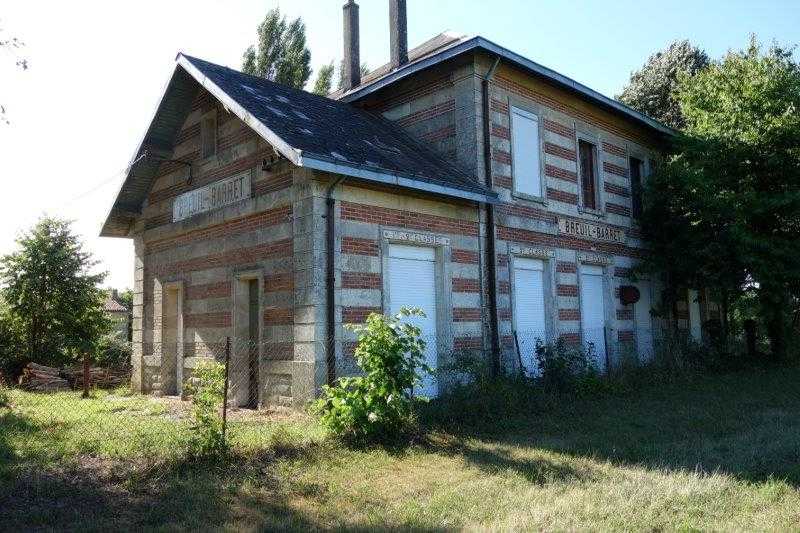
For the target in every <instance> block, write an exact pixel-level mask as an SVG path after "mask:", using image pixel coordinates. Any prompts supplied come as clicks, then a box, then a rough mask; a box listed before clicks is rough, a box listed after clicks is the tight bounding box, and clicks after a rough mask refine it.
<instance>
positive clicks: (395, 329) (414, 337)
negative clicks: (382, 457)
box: [312, 308, 430, 444]
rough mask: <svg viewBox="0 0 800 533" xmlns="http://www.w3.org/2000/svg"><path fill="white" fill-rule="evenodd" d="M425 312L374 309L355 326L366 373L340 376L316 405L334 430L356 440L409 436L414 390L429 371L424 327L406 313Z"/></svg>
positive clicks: (360, 360) (357, 353)
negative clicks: (383, 312)
mask: <svg viewBox="0 0 800 533" xmlns="http://www.w3.org/2000/svg"><path fill="white" fill-rule="evenodd" d="M409 316H425V315H424V313H423V312H422V311H421V310H419V309H406V308H403V309H401V310H400V313H398V314H397V315H395V316H384V315H380V314H377V313H372V314H371V315H369V317H367V321H366V323H365V324H364V325H355V326H351V327H350V329H351V330H352V331H355V332H356V333H357V334H358V345H357V347H356V351H355V357H356V361H357V363H358V366H359V367H360V368H361V370H362V371H363V375H361V376H357V377H345V378H340V379H339V381H338V383H337V384H336V385H334V386H332V387H328V386H325V387H323V390H322V396H321V397H320V398H319V399H318V400H317V401H316V402H314V404H313V405H312V411H313V412H314V413H316V414H318V415H319V416H320V421H321V423H322V425H323V426H324V427H325V428H326V429H327V430H328V431H329V432H331V433H332V434H333V435H336V436H337V437H339V438H342V439H344V440H346V441H349V442H351V443H355V444H366V443H374V442H390V441H393V440H395V439H397V438H399V437H401V436H404V435H407V434H408V433H409V432H410V431H411V430H412V429H413V427H414V425H415V416H414V405H415V403H416V402H417V401H419V400H420V398H419V397H416V396H414V395H413V394H412V390H413V388H414V386H415V385H417V384H419V383H420V377H419V372H420V371H423V372H430V369H429V368H428V367H427V365H425V363H424V360H423V353H424V351H425V342H424V341H423V340H422V339H420V330H419V328H417V327H414V326H412V325H411V324H407V323H404V322H403V321H402V319H403V318H405V317H409Z"/></svg>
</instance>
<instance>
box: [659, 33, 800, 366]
mask: <svg viewBox="0 0 800 533" xmlns="http://www.w3.org/2000/svg"><path fill="white" fill-rule="evenodd" d="M675 96H676V98H677V100H678V102H679V103H680V107H681V112H682V114H683V116H684V117H685V120H686V124H685V129H684V134H683V135H681V136H680V137H679V138H678V140H677V142H676V144H675V153H674V154H673V155H672V156H671V157H670V158H669V160H668V161H667V163H666V164H665V165H663V167H662V169H661V170H660V171H659V172H657V173H656V174H655V175H654V176H651V177H650V178H649V180H648V183H647V185H646V187H645V209H644V214H643V234H644V237H645V238H646V240H647V241H648V242H649V243H650V246H651V249H652V250H651V251H652V252H653V253H652V254H650V257H649V259H648V262H647V265H646V267H649V269H650V270H657V271H660V272H662V273H663V274H664V275H665V277H666V278H667V282H668V284H669V286H670V287H672V288H675V287H678V286H681V285H683V286H696V287H712V288H715V289H716V290H717V292H718V293H720V294H721V295H722V296H723V299H725V298H727V297H731V298H734V299H736V298H738V297H740V296H741V295H742V294H743V290H744V289H745V287H746V286H747V287H749V288H750V290H756V291H757V292H758V294H759V300H760V301H761V302H762V307H761V312H762V317H763V319H764V323H765V324H766V327H767V329H768V333H769V336H770V338H771V345H772V351H773V353H774V354H775V355H776V356H779V357H780V356H782V355H783V354H784V352H785V345H784V339H785V333H786V329H787V317H789V316H790V315H791V309H790V307H791V304H792V302H793V301H797V300H796V298H797V297H798V296H800V291H798V280H800V260H799V259H798V258H800V68H798V65H797V63H795V62H794V61H793V60H792V54H791V51H787V50H786V49H784V48H780V47H777V46H772V47H771V48H769V49H767V50H763V48H762V47H761V46H760V45H759V44H758V43H757V42H756V40H755V38H753V39H752V40H751V43H750V45H749V46H748V47H747V48H746V49H744V50H741V51H735V52H730V53H728V54H727V55H726V56H725V57H723V58H722V59H721V60H720V61H717V62H714V63H712V64H710V65H709V66H708V67H707V68H706V69H704V70H702V71H700V72H698V73H696V74H695V75H694V76H690V75H689V74H682V75H680V76H679V84H678V87H677V89H676V91H675ZM793 298H794V299H793Z"/></svg>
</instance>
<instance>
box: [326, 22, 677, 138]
mask: <svg viewBox="0 0 800 533" xmlns="http://www.w3.org/2000/svg"><path fill="white" fill-rule="evenodd" d="M429 43H430V44H431V45H430V46H426V45H429ZM433 44H436V45H437V46H432V45H433ZM418 48H419V50H418V51H417V53H416V54H414V53H411V52H410V53H409V62H408V63H407V64H405V65H403V66H402V67H400V68H398V69H396V70H393V71H392V70H390V69H388V68H387V65H384V66H383V67H380V68H378V69H376V73H375V74H377V75H374V74H373V73H370V74H369V75H367V76H366V77H365V78H364V80H363V82H362V83H361V85H359V86H358V87H354V88H353V89H351V90H349V91H347V92H345V93H340V94H337V95H335V96H336V97H337V98H339V99H340V100H342V101H344V102H355V101H357V100H359V99H361V98H363V97H365V96H367V95H369V94H372V93H374V92H375V91H378V90H380V89H383V88H384V87H387V86H389V85H391V84H393V83H395V82H397V81H399V80H401V79H403V78H406V77H408V76H410V75H412V74H414V73H415V72H419V71H421V70H425V69H427V68H430V67H433V66H435V65H438V64H439V63H442V62H443V61H447V60H448V59H452V58H454V57H457V56H460V55H462V54H465V53H469V52H474V51H477V50H481V51H484V52H487V53H489V54H493V55H495V56H497V57H499V58H500V59H502V60H504V61H506V62H508V63H510V64H513V65H515V66H517V67H519V68H522V69H523V70H526V71H528V72H530V73H531V74H533V75H534V76H537V77H540V78H543V79H545V80H546V81H548V82H550V83H552V84H554V85H556V86H558V87H561V88H563V89H566V90H567V91H569V92H572V93H575V94H577V95H579V96H581V97H583V98H585V99H586V100H588V101H590V102H592V103H594V104H596V105H598V106H600V107H602V108H605V109H607V110H609V111H611V112H612V113H615V114H618V115H622V116H624V117H626V118H629V119H632V120H633V121H635V122H637V123H639V124H641V125H643V126H645V127H646V128H649V129H651V130H654V131H655V132H656V133H658V134H661V135H667V136H673V135H675V134H676V133H677V132H676V131H675V130H673V129H672V128H670V127H668V126H665V125H664V124H661V123H660V122H658V121H656V120H653V119H652V118H650V117H648V116H647V115H644V114H642V113H639V112H638V111H636V110H634V109H631V108H630V107H628V106H626V105H625V104H623V103H621V102H618V101H617V100H614V99H613V98H609V97H608V96H605V95H603V94H600V93H599V92H597V91H595V90H594V89H590V88H589V87H587V86H586V85H583V84H581V83H578V82H577V81H575V80H573V79H572V78H568V77H567V76H564V75H563V74H559V73H558V72H556V71H555V70H552V69H550V68H547V67H545V66H544V65H540V64H539V63H536V62H535V61H531V60H530V59H528V58H526V57H523V56H521V55H519V54H517V53H514V52H512V51H511V50H509V49H507V48H503V47H502V46H500V45H498V44H495V43H493V42H492V41H490V40H488V39H486V38H484V37H480V36H473V37H469V36H454V35H452V34H447V33H445V34H441V35H439V36H437V37H435V38H434V39H431V40H430V41H427V42H426V43H424V44H423V45H422V46H420V47H418ZM415 50H416V49H415Z"/></svg>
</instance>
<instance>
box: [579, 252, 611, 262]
mask: <svg viewBox="0 0 800 533" xmlns="http://www.w3.org/2000/svg"><path fill="white" fill-rule="evenodd" d="M578 261H580V262H581V263H592V264H595V265H610V264H612V263H614V259H613V258H611V257H609V256H607V255H600V254H593V253H587V252H578Z"/></svg>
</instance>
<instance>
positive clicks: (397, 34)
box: [389, 0, 408, 70]
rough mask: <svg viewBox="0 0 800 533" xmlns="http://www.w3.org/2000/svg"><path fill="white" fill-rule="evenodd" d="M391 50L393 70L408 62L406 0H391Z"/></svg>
mask: <svg viewBox="0 0 800 533" xmlns="http://www.w3.org/2000/svg"><path fill="white" fill-rule="evenodd" d="M389 52H390V54H389V55H390V56H391V58H392V70H394V69H396V68H400V67H402V66H403V65H405V64H406V63H408V22H407V20H406V0H389Z"/></svg>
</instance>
